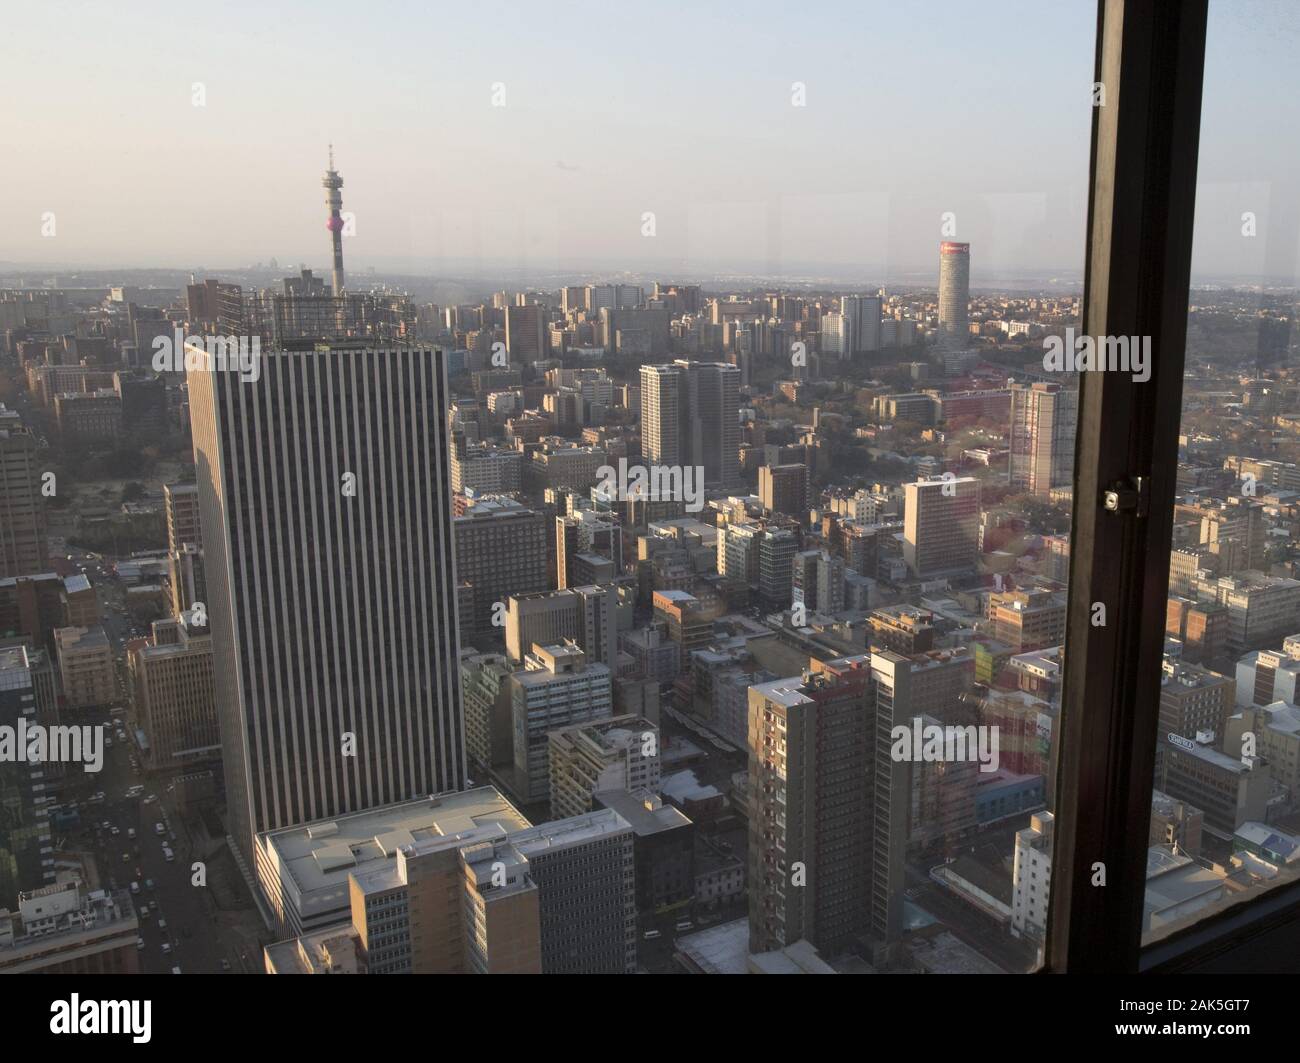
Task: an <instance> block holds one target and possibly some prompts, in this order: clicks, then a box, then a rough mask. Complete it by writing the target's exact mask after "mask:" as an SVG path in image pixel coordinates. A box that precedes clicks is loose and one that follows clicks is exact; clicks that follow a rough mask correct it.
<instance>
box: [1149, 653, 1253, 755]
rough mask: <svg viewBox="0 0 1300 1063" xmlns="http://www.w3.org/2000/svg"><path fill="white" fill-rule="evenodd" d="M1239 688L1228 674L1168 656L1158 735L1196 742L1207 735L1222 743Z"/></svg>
mask: <svg viewBox="0 0 1300 1063" xmlns="http://www.w3.org/2000/svg"><path fill="white" fill-rule="evenodd" d="M1236 686H1237V684H1236V683H1235V682H1233V680H1232V679H1230V678H1229V677H1228V676H1226V675H1219V674H1218V673H1217V672H1211V671H1210V670H1209V669H1208V668H1202V667H1201V666H1200V665H1196V664H1191V663H1189V662H1187V661H1181V660H1178V661H1175V660H1170V659H1169V658H1167V657H1166V658H1165V661H1164V664H1163V666H1162V668H1161V676H1160V725H1159V727H1160V731H1159V733H1160V734H1161V735H1171V734H1175V735H1181V736H1182V737H1183V738H1189V739H1194V738H1195V737H1196V736H1197V735H1198V734H1204V733H1207V732H1208V733H1209V734H1212V735H1214V737H1215V738H1216V739H1219V740H1222V738H1223V732H1224V726H1225V724H1226V722H1227V719H1228V716H1229V715H1231V714H1232V712H1233V711H1234V709H1235V704H1234V694H1235V691H1236Z"/></svg>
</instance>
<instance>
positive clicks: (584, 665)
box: [510, 641, 613, 804]
mask: <svg viewBox="0 0 1300 1063" xmlns="http://www.w3.org/2000/svg"><path fill="white" fill-rule="evenodd" d="M510 711H511V717H512V719H513V721H514V786H515V792H516V793H517V794H518V796H519V798H520V800H521V801H522V802H524V803H525V804H532V803H533V802H538V801H547V800H549V799H550V795H551V779H550V746H549V743H548V738H547V736H548V735H549V733H550V732H551V731H554V730H557V729H559V728H562V727H569V726H572V725H573V724H578V723H588V722H594V721H598V720H603V719H606V718H607V717H609V716H610V715H611V714H612V712H613V687H612V683H611V675H610V670H609V669H608V668H606V667H605V666H604V665H603V664H598V663H595V662H591V663H588V661H587V655H586V654H584V653H583V652H582V650H581V649H579V648H578V645H577V643H575V642H573V641H566V642H564V643H562V644H559V645H554V646H536V647H534V649H532V650H531V651H530V652H529V653H528V654H527V655H525V657H524V667H523V669H522V670H520V671H517V672H515V673H514V674H513V675H512V676H511V677H510Z"/></svg>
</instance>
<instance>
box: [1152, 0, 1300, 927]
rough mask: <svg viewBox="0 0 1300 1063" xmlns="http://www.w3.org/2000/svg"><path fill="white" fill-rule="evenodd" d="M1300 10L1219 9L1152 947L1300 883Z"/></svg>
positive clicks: (1213, 31)
mask: <svg viewBox="0 0 1300 1063" xmlns="http://www.w3.org/2000/svg"><path fill="white" fill-rule="evenodd" d="M1298 40H1300V11H1298V10H1297V9H1296V8H1294V7H1291V6H1289V5H1278V4H1265V3H1244V4H1239V3H1224V2H1219V0H1215V2H1212V3H1211V4H1210V21H1209V30H1208V39H1207V48H1206V63H1205V91H1204V102H1203V112H1202V124H1201V144H1200V162H1199V169H1198V186H1197V202H1196V229H1195V234H1194V235H1195V243H1194V246H1193V257H1192V290H1191V292H1190V294H1189V298H1188V303H1189V305H1188V329H1187V362H1186V375H1185V379H1184V386H1183V416H1182V428H1181V431H1182V435H1181V436H1180V439H1179V467H1178V496H1177V499H1176V502H1175V508H1174V532H1173V542H1172V544H1171V555H1170V574H1169V610H1168V619H1167V624H1166V634H1167V646H1166V653H1165V660H1164V666H1163V667H1164V672H1163V676H1162V679H1161V693H1160V718H1159V734H1158V738H1157V750H1156V765H1155V792H1154V794H1153V795H1152V810H1151V833H1150V838H1149V844H1150V849H1149V860H1148V871H1147V885H1146V906H1145V909H1144V923H1143V937H1144V940H1145V941H1148V942H1149V941H1153V940H1158V939H1160V938H1161V937H1163V936H1165V935H1167V934H1168V933H1170V932H1171V931H1174V930H1177V929H1180V928H1183V927H1186V926H1189V925H1191V924H1192V923H1194V922H1196V921H1197V920H1199V919H1202V918H1204V917H1206V916H1207V915H1210V914H1212V913H1214V912H1217V911H1220V910H1221V909H1223V908H1225V907H1228V906H1230V905H1233V904H1237V903H1241V902H1243V901H1248V900H1251V899H1253V898H1255V897H1258V896H1259V895H1260V894H1261V893H1262V892H1264V891H1265V890H1268V889H1271V888H1273V887H1276V886H1278V885H1282V884H1284V883H1287V882H1293V881H1295V879H1296V877H1297V871H1298V870H1300V805H1297V801H1298V800H1300V774H1297V773H1298V772H1300V708H1297V707H1296V703H1297V701H1300V695H1298V694H1297V691H1296V689H1295V678H1296V676H1297V675H1300V580H1297V579H1296V576H1297V570H1296V564H1297V562H1296V549H1295V540H1296V535H1295V532H1296V528H1295V523H1294V522H1295V516H1296V512H1297V501H1298V500H1300V494H1297V492H1298V491H1300V471H1298V470H1300V437H1298V436H1297V429H1300V416H1298V415H1297V410H1298V409H1300V393H1298V392H1297V388H1296V381H1295V373H1294V362H1295V351H1296V338H1297V337H1296V334H1295V327H1294V326H1295V319H1296V286H1297V273H1298V266H1300V260H1298V258H1297V254H1298V252H1300V219H1298V215H1297V209H1298V208H1300V150H1298V149H1297V145H1296V140H1295V138H1294V137H1293V136H1287V135H1278V134H1279V131H1280V130H1281V129H1283V128H1290V127H1293V126H1294V118H1295V115H1294V107H1293V101H1294V97H1295V94H1296V91H1297V89H1298V88H1300V81H1298V80H1297V68H1296V64H1295V56H1294V50H1295V45H1296V43H1297V41H1298Z"/></svg>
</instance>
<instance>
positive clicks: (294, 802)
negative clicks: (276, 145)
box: [188, 344, 465, 866]
mask: <svg viewBox="0 0 1300 1063" xmlns="http://www.w3.org/2000/svg"><path fill="white" fill-rule="evenodd" d="M188 381H189V389H190V410H191V414H190V416H191V420H192V426H193V434H194V458H195V465H196V472H197V481H198V486H199V504H200V512H201V521H202V526H203V538H204V552H205V554H206V557H207V572H208V595H209V601H208V603H207V605H208V613H209V616H210V618H211V626H212V638H213V650H214V665H215V675H216V700H217V711H218V716H219V718H220V720H221V737H222V746H223V758H224V761H225V770H226V791H227V799H228V804H229V809H230V822H229V831H230V834H231V835H232V837H233V838H234V839H235V841H236V843H237V845H238V846H240V847H241V848H243V847H245V846H249V847H250V850H251V846H252V843H253V838H254V836H255V835H256V834H257V833H258V832H260V831H265V830H268V829H272V828H276V827H283V826H289V825H292V824H295V823H301V822H304V821H307V820H311V819H317V818H321V817H329V816H333V815H336V814H341V813H346V812H349V811H352V810H355V809H359V808H366V807H369V806H372V805H378V804H383V803H386V802H393V801H398V800H403V799H406V798H410V797H413V796H416V795H419V794H431V793H438V792H441V791H444V790H449V789H455V788H457V787H459V786H461V785H462V784H463V781H464V777H465V767H464V759H465V758H464V741H463V734H462V721H461V717H460V704H459V700H460V699H459V689H458V688H459V682H458V675H457V670H456V659H457V657H456V654H457V630H456V613H455V603H456V600H457V596H456V578H455V563H454V556H453V550H452V525H451V513H450V508H449V507H450V483H449V469H448V457H447V427H446V425H445V423H444V419H445V418H444V410H445V409H446V397H447V391H446V378H445V367H444V363H443V359H442V357H441V354H440V352H436V351H431V350H418V349H409V348H390V349H372V348H369V347H367V346H365V345H364V344H353V345H347V344H339V345H334V346H331V345H327V344H318V345H316V347H315V348H314V349H311V350H283V351H275V352H271V353H264V354H263V356H262V361H261V373H260V376H259V377H258V379H257V380H256V381H254V382H246V381H244V380H242V379H241V378H240V377H239V376H238V375H236V374H234V373H227V372H221V371H220V370H212V369H207V370H204V369H193V370H190V372H189V374H188ZM244 856H245V858H246V859H247V860H248V861H249V863H250V866H251V863H252V853H251V851H245V852H244Z"/></svg>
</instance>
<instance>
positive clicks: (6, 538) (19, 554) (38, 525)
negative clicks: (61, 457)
mask: <svg viewBox="0 0 1300 1063" xmlns="http://www.w3.org/2000/svg"><path fill="white" fill-rule="evenodd" d="M40 453H41V452H40V448H39V446H38V445H37V442H36V440H35V439H34V438H33V437H32V435H31V433H30V432H28V431H27V430H26V429H25V428H24V427H23V426H22V422H21V420H20V419H19V417H18V414H17V413H15V412H13V411H11V410H6V409H5V408H4V407H3V406H0V577H6V576H31V575H36V574H37V573H41V572H48V571H49V570H50V559H49V548H48V546H47V544H46V541H45V506H44V502H45V499H44V498H43V497H42V496H41V469H40Z"/></svg>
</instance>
